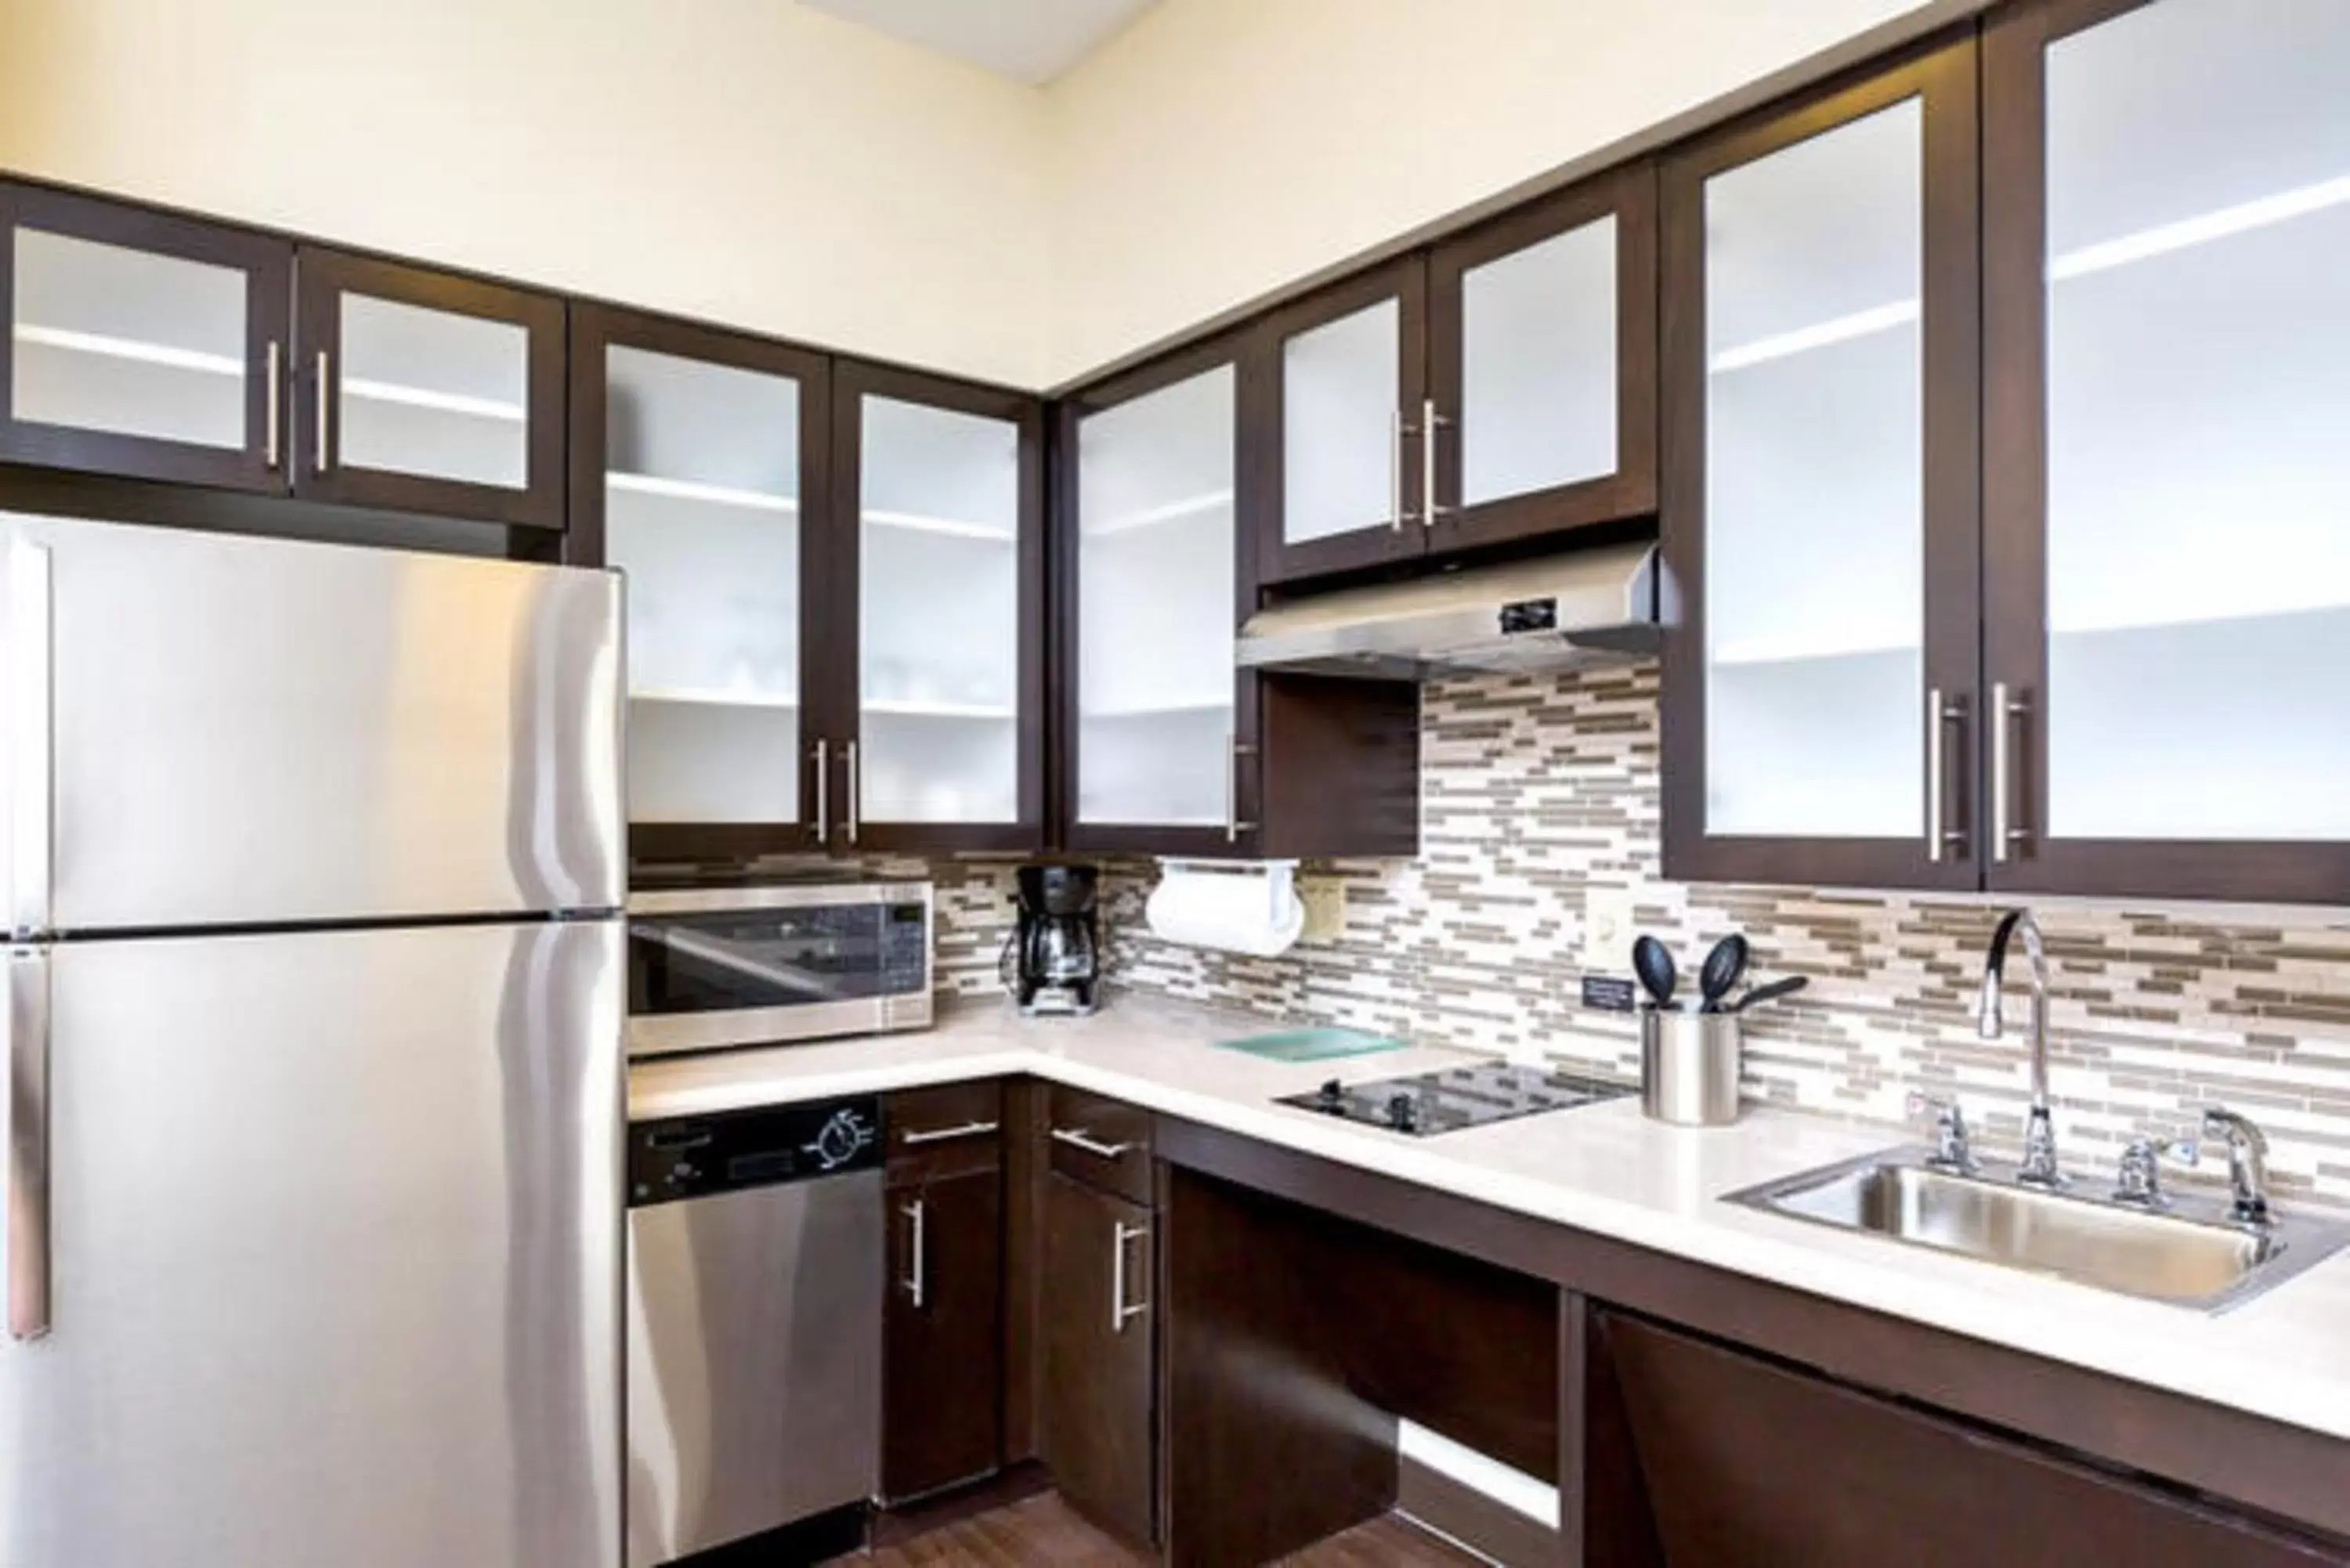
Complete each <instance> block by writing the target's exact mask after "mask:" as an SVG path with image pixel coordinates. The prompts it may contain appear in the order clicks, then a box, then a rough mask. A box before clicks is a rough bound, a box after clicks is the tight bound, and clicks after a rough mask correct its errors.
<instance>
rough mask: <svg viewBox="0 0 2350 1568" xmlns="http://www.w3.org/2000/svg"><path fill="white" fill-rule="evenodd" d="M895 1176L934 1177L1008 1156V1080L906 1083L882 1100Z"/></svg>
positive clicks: (986, 1166) (896, 1180) (899, 1179)
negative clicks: (1005, 1122) (1005, 1142)
mask: <svg viewBox="0 0 2350 1568" xmlns="http://www.w3.org/2000/svg"><path fill="white" fill-rule="evenodd" d="M881 1123H882V1138H883V1142H884V1147H886V1148H887V1150H888V1153H889V1181H890V1184H891V1185H892V1186H898V1185H900V1184H902V1183H905V1182H908V1181H932V1180H938V1179H942V1178H945V1177H949V1176H955V1175H960V1174H962V1172H965V1171H972V1170H993V1169H995V1168H997V1167H998V1166H1000V1165H1002V1164H1003V1085H1002V1084H1000V1083H997V1082H995V1081H994V1080H993V1079H990V1080H987V1081H986V1082H983V1083H977V1084H941V1085H938V1086H936V1087H934V1088H928V1089H905V1090H901V1091H900V1092H899V1093H897V1094H894V1095H891V1096H889V1098H888V1099H886V1100H884V1101H883V1102H882V1106H881Z"/></svg>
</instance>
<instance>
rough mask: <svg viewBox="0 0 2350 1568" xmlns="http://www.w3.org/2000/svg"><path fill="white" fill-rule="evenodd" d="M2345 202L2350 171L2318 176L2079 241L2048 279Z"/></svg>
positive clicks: (2053, 265) (2106, 268) (2057, 260)
mask: <svg viewBox="0 0 2350 1568" xmlns="http://www.w3.org/2000/svg"><path fill="white" fill-rule="evenodd" d="M2344 202H2350V175H2345V176H2343V177H2341V178H2338V179H2333V180H2321V181H2319V182H2317V183H2316V184H2314V185H2303V186H2300V187H2298V188H2296V189H2294V190H2291V191H2280V192H2277V193H2276V194H2274V195H2272V196H2261V197H2257V198H2255V199H2254V200H2252V201H2250V202H2237V203H2236V204H2235V205H2233V206H2230V207H2222V208H2220V209H2219V210H2218V211H2217V212H2211V213H2202V214H2200V215H2199V216H2197V217H2192V218H2181V219H2179V220H2178V221H2177V222H2175V223H2158V224H2156V225H2155V226H2154V227H2153V228H2150V229H2141V230H2139V231H2138V232H2137V233H2136V234H2124V235H2122V236H2120V237H2119V238H2117V239H2111V240H2101V241H2099V242H2098V243H2097V244H2093V245H2083V246H2081V247H2080V248H2079V249H2077V250H2073V251H2068V252H2066V253H2065V254H2063V255H2061V256H2055V257H2053V258H2051V259H2050V261H2049V263H2048V281H2049V282H2051V283H2062V282H2064V281H2065V280H2066V279H2068V278H2076V277H2087V276H2089V275H2092V274H2095V273H2101V272H2110V271H2112V270H2113V269H2114V268H2115V267H2117V266H2126V265H2129V264H2130V263H2131V262H2137V261H2145V260H2147V259H2149V258H2150V257H2154V256H2159V255H2168V254H2171V253H2172V252H2174V251H2183V250H2187V249H2189V248H2190V247H2192V246H2195V245H2201V244H2210V243H2211V242H2212V241H2213V240H2224V239H2227V238H2228V237H2230V235H2233V234H2250V233H2251V232H2252V231H2253V230H2255V229H2264V228H2267V227H2268V226H2269V225H2270V224H2272V223H2285V222H2287V221H2289V220H2291V219H2293V218H2301V217H2306V216H2308V215H2309V214H2311V213H2323V212H2324V211H2326V210H2327V209H2329V208H2333V207H2338V206H2341V205H2342V204H2343V203H2344Z"/></svg>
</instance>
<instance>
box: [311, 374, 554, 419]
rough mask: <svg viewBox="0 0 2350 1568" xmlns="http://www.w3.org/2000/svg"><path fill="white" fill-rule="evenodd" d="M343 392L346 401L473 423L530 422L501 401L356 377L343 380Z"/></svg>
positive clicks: (527, 412)
mask: <svg viewBox="0 0 2350 1568" xmlns="http://www.w3.org/2000/svg"><path fill="white" fill-rule="evenodd" d="M342 392H343V396H345V397H347V398H359V399H362V400H366V401H368V402H371V403H397V404H399V405H400V407H402V408H407V409H431V410H433V411H434V412H435V413H442V414H463V415H466V416H467V417H469V418H472V419H477V420H496V421H500V422H502V423H504V424H514V425H519V424H527V423H529V422H530V410H528V409H526V408H525V407H524V406H523V405H522V404H520V403H513V402H508V401H506V400H504V399H503V398H474V397H468V396H466V395H465V394H464V393H463V392H437V391H434V390H433V389H431V388H430V387H409V386H403V385H401V384H400V382H398V381H372V380H369V379H365V378H363V377H359V376H346V377H344V378H343V382H342Z"/></svg>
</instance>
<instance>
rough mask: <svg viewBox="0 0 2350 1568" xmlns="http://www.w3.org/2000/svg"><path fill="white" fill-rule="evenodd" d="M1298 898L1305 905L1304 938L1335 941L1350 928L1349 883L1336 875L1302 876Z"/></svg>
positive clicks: (1299, 881)
mask: <svg viewBox="0 0 2350 1568" xmlns="http://www.w3.org/2000/svg"><path fill="white" fill-rule="evenodd" d="M1297 898H1298V901H1299V902H1301V903H1303V904H1304V905H1305V930H1304V931H1303V932H1302V933H1300V935H1299V936H1298V939H1297V940H1299V941H1301V942H1335V941H1336V940H1338V935H1339V933H1340V932H1342V931H1344V930H1345V929H1347V884H1346V882H1345V880H1344V879H1343V878H1340V877H1299V878H1298V879H1297Z"/></svg>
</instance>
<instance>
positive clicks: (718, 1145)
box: [628, 1096, 887, 1568]
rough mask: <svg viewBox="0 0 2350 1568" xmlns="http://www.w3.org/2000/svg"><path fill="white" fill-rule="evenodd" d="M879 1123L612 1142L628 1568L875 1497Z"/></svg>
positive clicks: (756, 1121)
mask: <svg viewBox="0 0 2350 1568" xmlns="http://www.w3.org/2000/svg"><path fill="white" fill-rule="evenodd" d="M880 1125H881V1111H880V1104H879V1100H878V1099H876V1098H875V1097H873V1096H864V1097H861V1098H853V1099H845V1100H830V1101H823V1102H818V1103H815V1104H809V1105H801V1106H778V1107H775V1108H770V1109H760V1110H753V1111H740V1112H731V1113H728V1114H725V1115H723V1116H691V1117H682V1118H678V1119H673V1120H667V1121H658V1122H641V1123H639V1124H637V1125H636V1126H633V1127H630V1128H629V1284H628V1289H629V1302H628V1312H629V1369H628V1399H629V1485H628V1511H629V1512H628V1537H629V1568H652V1565H653V1564H656V1563H668V1562H671V1561H673V1560H675V1559H677V1558H681V1557H685V1556H688V1555H691V1553H694V1552H703V1551H707V1550H709V1549H710V1548H712V1547H715V1546H721V1545H724V1544H726V1543H727V1542H733V1541H739V1540H742V1539H743V1538H744V1537H746V1536H752V1535H756V1534H759V1533H761V1532H765V1531H769V1530H773V1529H776V1528H778V1527H780V1526H783V1525H785V1524H790V1523H794V1522H795V1521H800V1520H804V1519H807V1518H809V1517H811V1516H813V1515H816V1514H819V1513H823V1512H825V1511H827V1510H831V1509H837V1508H841V1507H845V1506H847V1505H849V1504H855V1503H862V1502H864V1501H866V1500H868V1499H869V1498H870V1497H872V1496H873V1495H874V1493H875V1492H876V1491H877V1490H879V1481H880V1457H881V1308H882V1272H883V1270H884V1268H885V1267H886V1266H887V1265H886V1264H885V1262H884V1260H883V1247H884V1244H885V1240H886V1238H885V1234H884V1231H883V1229H882V1213H881V1206H882V1200H881V1158H882V1157H881V1145H880V1137H879V1133H880Z"/></svg>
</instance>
